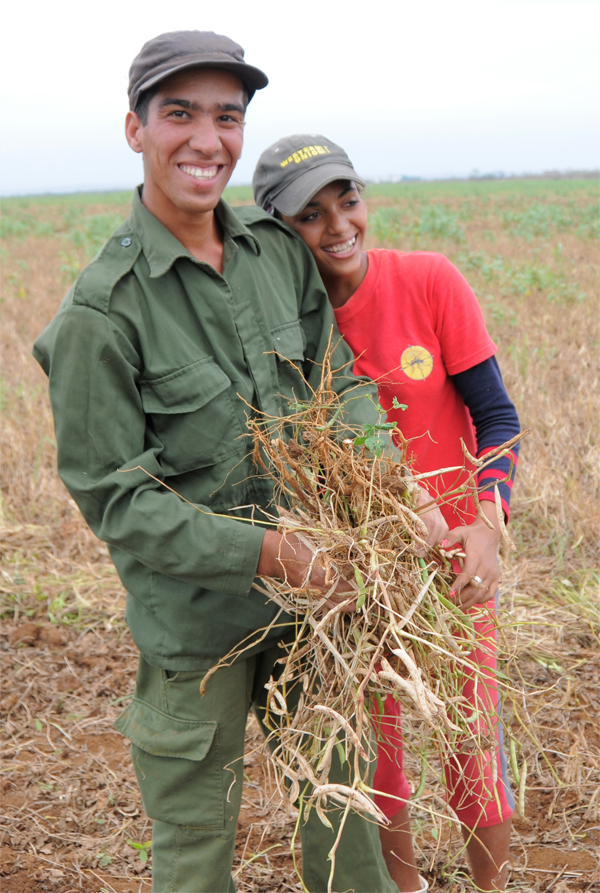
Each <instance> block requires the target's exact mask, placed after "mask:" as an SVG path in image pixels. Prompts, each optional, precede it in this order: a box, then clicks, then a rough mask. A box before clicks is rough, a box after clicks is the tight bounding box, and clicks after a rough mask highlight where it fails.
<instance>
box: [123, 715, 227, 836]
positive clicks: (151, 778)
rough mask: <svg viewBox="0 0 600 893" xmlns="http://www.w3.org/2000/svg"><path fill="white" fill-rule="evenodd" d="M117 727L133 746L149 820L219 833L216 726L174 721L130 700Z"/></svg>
mask: <svg viewBox="0 0 600 893" xmlns="http://www.w3.org/2000/svg"><path fill="white" fill-rule="evenodd" d="M115 727H116V728H117V729H118V730H119V731H120V732H122V734H123V735H125V737H126V738H129V740H130V741H131V745H132V746H131V755H132V759H133V765H134V768H135V773H136V775H137V779H138V784H139V786H140V791H141V793H142V800H143V803H144V809H145V811H146V813H147V815H148V816H149V817H150V818H151V819H157V820H158V821H161V822H167V823H168V824H170V825H181V826H184V827H186V828H189V829H190V830H194V831H222V830H223V828H224V825H225V815H224V802H223V801H224V796H223V781H222V767H221V760H220V756H219V740H218V734H217V723H216V722H198V721H193V720H184V719H177V718H175V717H173V716H168V715H167V714H166V713H162V712H161V711H160V710H157V709H156V708H155V707H152V706H151V705H150V704H147V703H145V702H144V701H139V700H137V699H134V700H133V702H132V704H131V705H130V706H129V707H127V709H126V710H125V711H124V712H123V713H122V714H121V716H120V717H119V718H118V720H117V721H116V723H115Z"/></svg>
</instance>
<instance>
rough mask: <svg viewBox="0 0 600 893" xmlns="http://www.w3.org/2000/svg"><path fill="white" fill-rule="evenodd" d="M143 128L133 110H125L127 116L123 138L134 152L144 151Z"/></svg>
mask: <svg viewBox="0 0 600 893" xmlns="http://www.w3.org/2000/svg"><path fill="white" fill-rule="evenodd" d="M143 130H144V125H143V124H142V122H141V120H140V118H139V116H138V115H136V113H135V112H127V117H126V118H125V139H126V140H127V142H128V144H129V148H130V149H133V151H134V152H143V151H144V148H143Z"/></svg>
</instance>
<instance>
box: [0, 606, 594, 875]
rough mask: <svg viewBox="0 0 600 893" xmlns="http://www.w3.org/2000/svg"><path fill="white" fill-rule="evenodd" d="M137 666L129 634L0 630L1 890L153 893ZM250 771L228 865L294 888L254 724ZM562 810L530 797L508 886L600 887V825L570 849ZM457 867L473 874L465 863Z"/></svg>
mask: <svg viewBox="0 0 600 893" xmlns="http://www.w3.org/2000/svg"><path fill="white" fill-rule="evenodd" d="M136 660H137V655H136V650H135V648H134V646H133V644H132V642H131V640H130V638H129V635H128V633H127V632H126V631H125V630H124V629H123V628H122V627H120V628H116V629H115V628H113V629H111V630H108V631H102V630H100V629H99V628H97V627H94V628H92V629H88V630H85V629H84V630H83V631H80V630H77V629H75V628H69V627H64V626H56V625H53V624H50V623H37V622H35V621H30V620H28V621H25V622H19V621H17V622H14V621H8V622H5V624H4V628H3V630H2V633H1V635H0V662H1V669H2V678H3V680H4V686H5V687H4V690H3V692H2V697H1V700H0V707H1V709H2V712H3V714H4V721H5V730H6V739H5V745H4V747H3V750H2V753H1V762H0V777H1V781H0V802H1V806H2V810H1V812H2V816H1V817H0V822H1V824H0V879H1V880H0V889H1V890H2V891H3V893H41V891H52V893H70V891H84V893H101V891H108V893H142V891H144V890H147V891H149V890H150V885H151V874H150V868H149V865H150V862H151V859H150V860H149V862H147V863H146V864H144V863H143V862H142V861H141V860H140V858H139V851H138V850H136V849H135V848H133V847H132V846H131V845H130V844H129V843H128V841H129V840H132V841H135V842H141V843H143V842H146V841H148V840H149V839H150V836H151V829H150V823H149V821H148V820H147V819H146V818H145V816H144V814H143V811H142V808H141V804H140V798H139V793H138V790H137V786H136V783H135V778H134V775H133V771H132V767H131V764H130V760H129V753H128V747H127V743H126V741H125V740H124V739H123V738H122V737H121V735H120V734H118V733H117V732H115V731H113V730H112V722H113V721H114V719H115V717H116V716H117V715H118V713H119V711H120V709H121V705H122V704H124V703H126V702H127V698H128V696H129V695H130V694H131V692H132V690H133V685H134V675H135V667H136ZM244 770H245V773H246V778H247V784H246V788H245V795H244V801H243V805H242V810H241V813H240V821H239V829H238V846H237V856H236V863H235V866H234V870H235V871H236V872H237V875H236V883H237V885H238V889H239V890H240V891H244V893H285V891H296V893H297V891H300V890H301V886H300V884H299V882H298V879H297V877H296V875H295V873H294V869H293V865H292V860H291V855H290V841H291V837H292V834H293V830H294V823H295V819H296V813H295V811H294V810H293V809H291V808H290V807H289V806H285V805H282V804H280V803H278V801H277V799H276V797H275V796H274V794H273V791H272V789H271V787H270V785H269V779H268V777H267V776H268V773H267V771H266V763H265V759H264V756H263V754H262V751H261V737H260V733H259V731H258V728H257V726H256V724H255V723H254V722H253V721H252V720H251V721H249V724H248V733H247V755H246V757H245V761H244ZM567 813H570V814H571V820H572V819H573V814H577V813H579V814H580V815H581V816H583V815H584V814H585V804H584V803H583V802H582V800H581V797H580V796H579V795H578V794H577V793H576V792H574V791H572V790H566V791H564V792H560V791H559V792H558V793H557V791H555V790H552V791H544V790H533V791H532V792H531V795H530V797H529V801H528V809H527V817H526V818H525V819H517V820H516V822H515V832H516V833H515V845H514V848H513V862H514V872H513V888H514V889H519V890H532V891H542V890H549V889H550V886H549V884H551V882H552V881H553V880H556V882H557V884H558V883H568V884H569V886H568V887H567V888H566V889H569V890H574V891H579V890H581V891H592V890H600V883H599V877H600V875H599V863H598V857H597V845H598V841H599V838H598V830H599V828H598V824H597V823H595V824H594V823H592V822H589V821H588V822H584V823H581V824H579V827H578V830H577V833H576V834H572V841H570V842H569V843H568V844H567V845H565V843H564V841H565V818H566V815H567ZM418 815H419V814H418V811H417V817H418ZM425 824H426V823H425ZM570 824H571V827H574V823H573V821H571V823H570ZM438 839H439V841H443V845H442V847H441V849H440V852H438V851H437V850H438V849H439V848H440V843H439V842H438V843H436V841H435V840H434V838H433V837H432V836H431V834H429V833H428V832H427V830H426V829H424V833H422V834H421V836H420V838H419V845H420V847H421V860H422V864H423V865H424V866H428V868H429V871H428V872H426V874H427V876H428V878H429V880H430V882H432V889H433V890H447V891H456V893H458V891H459V890H462V889H465V887H464V886H463V882H461V881H459V880H455V881H454V882H452V880H451V879H450V878H448V877H446V878H443V877H441V876H440V869H441V867H442V865H443V863H444V861H445V853H444V852H442V851H441V850H446V848H447V847H449V848H450V849H451V850H452V849H454V850H455V851H456V850H457V849H458V845H457V844H458V837H457V833H456V831H455V830H454V831H453V829H452V825H450V824H447V825H445V826H444V827H443V828H442V834H441V836H440V837H439V838H438ZM257 854H258V856H257ZM250 859H252V861H250ZM455 867H456V866H455ZM457 867H458V868H461V867H462V869H463V870H464V868H465V866H464V863H460V862H459V863H457ZM552 889H554V890H557V889H559V888H558V887H557V886H554V887H553V888H552Z"/></svg>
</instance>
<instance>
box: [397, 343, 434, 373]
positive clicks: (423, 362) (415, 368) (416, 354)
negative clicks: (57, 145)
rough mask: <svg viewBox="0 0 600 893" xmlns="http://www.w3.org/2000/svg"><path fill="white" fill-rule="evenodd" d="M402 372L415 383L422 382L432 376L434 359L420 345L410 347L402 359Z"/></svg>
mask: <svg viewBox="0 0 600 893" xmlns="http://www.w3.org/2000/svg"><path fill="white" fill-rule="evenodd" d="M400 367H401V369H402V371H403V372H404V373H405V374H406V375H408V377H409V378H413V379H414V380H415V381H422V380H423V379H425V378H427V376H429V375H431V371H432V369H433V357H432V356H431V354H430V353H429V351H428V350H426V349H425V348H424V347H420V345H418V344H411V345H409V346H408V347H407V348H406V350H405V351H404V353H403V354H402V357H401V359H400Z"/></svg>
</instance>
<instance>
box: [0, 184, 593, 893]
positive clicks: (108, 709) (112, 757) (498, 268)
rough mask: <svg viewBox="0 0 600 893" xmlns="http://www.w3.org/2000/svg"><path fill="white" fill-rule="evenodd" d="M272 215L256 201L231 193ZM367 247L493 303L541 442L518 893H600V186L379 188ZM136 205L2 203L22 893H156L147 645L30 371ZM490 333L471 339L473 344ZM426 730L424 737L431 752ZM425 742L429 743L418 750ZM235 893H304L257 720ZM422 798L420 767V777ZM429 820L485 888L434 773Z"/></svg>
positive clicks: (6, 829) (510, 615)
mask: <svg viewBox="0 0 600 893" xmlns="http://www.w3.org/2000/svg"><path fill="white" fill-rule="evenodd" d="M228 198H229V200H230V201H232V203H234V204H235V203H244V202H248V201H250V199H251V196H250V190H249V188H247V187H239V188H232V189H230V190H229V191H228ZM365 198H366V202H367V205H368V208H369V212H370V218H369V221H370V222H369V237H368V239H369V242H368V247H376V246H381V247H395V248H401V249H403V250H415V249H424V250H432V251H438V252H441V253H443V254H445V255H447V256H448V257H449V258H450V260H452V261H453V262H454V263H455V264H456V265H457V266H458V268H459V269H460V270H461V271H462V272H463V274H464V275H465V276H466V278H467V279H468V280H469V282H470V283H471V284H472V286H473V287H474V289H475V291H476V293H477V296H478V298H479V300H480V302H481V304H482V307H483V310H484V314H485V317H486V321H487V324H488V327H489V329H490V332H491V334H492V337H493V338H494V340H495V342H496V344H497V345H498V348H499V354H498V357H499V361H500V365H501V368H502V371H503V375H504V378H505V382H506V384H507V388H508V390H509V393H510V394H511V396H512V398H513V400H514V402H515V404H516V406H517V409H518V412H519V415H520V418H521V422H522V425H523V428H524V429H527V430H528V432H529V433H528V434H527V436H526V437H525V439H524V441H523V444H522V450H521V459H520V463H519V469H518V474H517V481H516V484H515V489H514V495H513V500H512V515H511V523H510V535H511V537H512V540H513V542H514V545H515V548H514V550H512V551H508V550H505V551H504V554H503V572H502V579H503V584H502V590H503V598H502V607H503V611H502V613H501V615H500V616H501V623H502V636H501V638H502V657H503V661H504V664H503V666H504V671H505V673H506V674H507V676H508V677H509V680H510V696H509V697H507V699H506V702H505V705H504V716H505V723H506V728H507V735H508V738H509V741H510V748H509V750H510V756H511V759H510V764H511V768H510V771H511V776H512V783H513V787H514V789H515V791H516V793H517V800H518V806H519V808H518V811H517V813H516V814H515V821H514V834H513V845H512V873H511V880H510V889H513V890H518V891H522V893H542V891H548V893H550V891H552V893H570V891H576V893H591V891H596V893H598V891H600V858H599V856H598V854H599V853H600V408H599V407H600V399H599V397H600V288H599V286H600V251H599V241H600V239H599V237H600V217H599V202H598V183H597V181H594V180H592V179H589V180H584V179H581V180H577V179H556V180H549V179H548V180H544V179H531V180H523V179H515V180H509V179H507V180H492V181H450V182H422V183H421V182H403V183H397V184H380V185H372V186H369V187H368V188H367V190H366V193H365ZM129 201H130V196H129V194H126V193H114V194H95V195H91V194H90V195H73V196H44V197H33V198H14V199H5V200H3V202H2V247H1V249H0V251H1V256H0V257H1V267H2V280H3V281H2V298H1V305H0V312H1V316H2V331H1V337H2V354H1V364H2V385H1V391H0V405H1V411H2V418H3V421H2V426H1V430H0V449H1V457H2V462H1V464H0V557H1V562H2V563H1V577H0V596H1V613H2V628H1V632H0V667H1V673H2V691H1V693H0V709H1V711H2V723H3V732H4V734H3V741H2V745H1V759H0V888H1V889H2V891H6V893H33V891H53V893H70V891H79V890H82V891H86V893H92V891H93V893H137V891H149V890H150V885H151V863H152V852H151V842H150V838H151V828H150V823H149V821H148V820H147V819H146V817H145V816H144V814H143V811H142V808H141V803H140V798H139V793H138V790H137V786H136V782H135V777H134V774H133V769H132V766H131V763H130V760H129V754H128V749H127V747H126V746H125V741H124V739H122V738H121V736H120V735H119V734H118V733H117V732H116V731H114V730H113V728H112V722H113V721H114V719H115V718H116V716H117V715H118V714H119V711H120V710H121V709H122V707H123V705H125V704H127V699H128V697H130V695H131V692H132V690H133V685H134V676H135V667H136V649H135V647H134V645H133V643H132V641H131V638H130V635H129V632H128V630H127V628H126V626H125V623H124V619H123V612H124V593H123V591H122V588H121V586H120V583H119V580H118V578H117V576H116V572H115V571H114V569H113V566H112V564H111V562H110V560H109V557H108V552H107V550H106V548H105V546H104V545H103V544H102V543H101V542H99V541H98V540H97V539H96V538H95V537H94V536H93V534H91V532H90V531H89V530H88V529H87V527H86V525H85V523H84V522H83V521H82V520H81V518H80V516H79V513H78V511H77V509H76V507H75V505H74V503H73V502H72V500H71V499H70V497H69V495H68V494H67V492H66V491H65V489H64V487H63V485H62V484H61V482H60V481H59V479H58V477H57V474H56V470H55V464H56V448H55V443H54V432H53V424H52V417H51V412H50V407H49V402H48V396H47V383H46V379H45V376H44V375H43V373H42V372H41V370H40V369H39V368H38V366H37V364H36V363H35V361H34V360H33V359H32V357H31V345H32V342H33V340H34V338H35V336H36V335H37V334H38V333H39V332H40V331H41V329H42V328H43V327H44V326H45V325H46V323H47V322H48V321H49V320H50V319H51V318H52V317H53V315H54V314H55V312H56V310H57V308H58V305H59V303H60V301H61V299H62V297H63V296H64V294H65V293H66V291H67V289H68V288H69V286H70V284H71V283H72V282H73V281H74V279H75V277H76V276H77V274H78V272H79V271H80V270H81V269H82V268H83V266H85V264H86V263H87V262H88V261H89V260H90V259H91V258H92V257H93V256H94V254H95V253H96V252H97V251H98V249H99V247H100V246H101V245H102V243H103V242H104V240H105V239H106V238H107V237H108V236H109V235H110V234H111V232H112V231H113V230H114V228H115V227H116V226H117V225H118V224H119V223H120V222H121V220H122V219H123V218H124V217H125V216H126V215H127V213H128V207H129ZM468 336H469V333H468V332H465V337H466V338H468ZM410 734H411V730H410V728H409V729H408V730H407V735H409V736H410ZM415 734H416V733H415ZM247 740H248V751H247V755H246V757H245V760H244V774H245V779H246V787H245V794H244V799H243V806H242V810H241V817H240V824H239V833H238V848H237V854H236V861H235V864H234V871H235V881H236V885H237V888H238V890H239V891H243V893H284V891H296V893H301V891H302V885H301V883H300V881H299V879H298V877H297V876H296V875H295V873H294V868H293V864H292V857H291V847H292V846H295V843H294V841H295V834H294V829H295V823H296V813H295V811H294V809H293V808H291V807H289V806H283V805H281V804H280V803H279V802H278V800H277V797H276V796H275V794H274V790H273V787H272V784H271V782H270V776H269V769H268V764H267V762H266V759H265V757H264V755H263V753H262V751H261V738H260V734H259V732H258V730H257V727H256V725H255V724H254V723H253V722H252V721H250V722H249V724H248V730H247ZM407 770H408V775H409V780H410V781H411V783H412V785H413V788H416V787H417V786H418V783H419V775H418V773H419V766H418V764H417V763H414V764H413V762H411V761H409V764H408V767H407ZM426 781H427V783H426V784H425V787H424V789H422V794H421V797H420V799H419V801H418V802H417V803H416V804H415V806H414V808H413V817H414V827H415V834H416V846H417V851H418V859H419V864H420V867H421V870H422V873H423V874H424V875H425V876H426V877H427V879H428V880H429V883H430V888H431V889H432V890H433V891H444V893H461V891H468V890H472V889H474V888H473V887H472V886H471V884H470V882H469V880H468V873H467V869H466V861H465V857H464V853H463V852H462V848H461V845H460V843H459V838H460V834H459V832H458V830H457V827H456V824H455V823H454V821H453V819H452V816H451V815H450V814H449V813H448V812H447V811H446V809H445V807H444V797H443V790H442V788H441V787H440V785H439V782H438V780H437V778H436V776H435V774H434V773H432V775H431V778H429V777H428V778H427V780H426Z"/></svg>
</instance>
